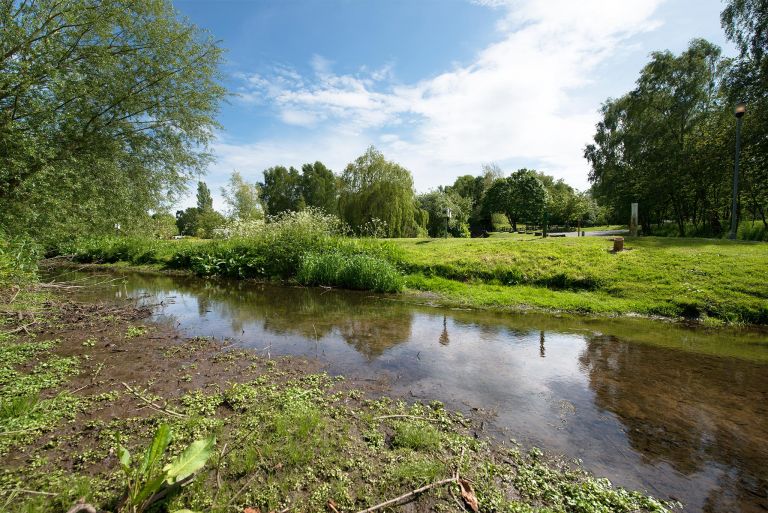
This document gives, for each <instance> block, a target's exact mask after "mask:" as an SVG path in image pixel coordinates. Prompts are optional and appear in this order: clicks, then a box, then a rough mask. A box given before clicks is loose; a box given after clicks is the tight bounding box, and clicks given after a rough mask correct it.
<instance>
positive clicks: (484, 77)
mask: <svg viewBox="0 0 768 513" xmlns="http://www.w3.org/2000/svg"><path fill="white" fill-rule="evenodd" d="M661 1H662V0H634V1H629V0H623V1H619V2H607V1H604V0H585V1H581V2H574V1H573V0H548V1H541V0H507V1H504V0H480V1H478V2H477V3H480V4H483V5H487V6H489V7H491V8H497V9H498V10H499V13H500V15H501V19H500V21H499V22H498V24H497V29H498V33H499V40H498V41H497V42H496V43H494V44H491V45H490V46H488V47H487V48H485V49H483V50H482V51H480V52H479V53H478V55H477V56H476V58H475V59H474V61H473V62H471V63H469V64H467V65H464V66H457V67H455V68H454V69H451V70H449V71H446V72H445V73H442V74H440V75H437V76H434V77H430V78H427V79H424V80H422V81H420V82H418V83H414V84H406V85H393V73H394V71H393V66H392V65H391V63H390V64H388V65H386V66H384V67H382V68H380V69H374V70H369V69H366V68H363V69H361V70H360V71H359V72H358V73H356V74H341V75H339V74H335V73H334V72H333V62H331V61H329V60H328V59H326V58H324V57H322V56H319V55H316V56H315V57H314V58H313V59H312V62H311V65H312V69H313V71H314V74H313V75H312V76H302V75H300V74H298V73H297V72H296V71H295V70H294V69H292V68H290V67H288V66H280V67H279V68H276V69H275V70H274V72H273V73H272V74H271V75H270V76H268V77H267V76H262V75H255V74H251V75H242V76H241V79H242V82H243V90H242V92H241V93H242V96H241V98H242V99H243V101H246V102H261V103H266V104H268V105H270V106H272V107H273V108H274V109H275V110H276V115H277V116H278V118H279V119H281V120H282V121H283V122H284V123H286V124H290V125H299V126H304V127H318V126H322V130H318V131H311V132H307V135H306V137H305V138H302V139H296V138H295V137H296V136H295V135H293V136H292V137H293V138H292V139H291V140H269V141H259V142H256V143H253V144H248V145H245V146H231V145H226V144H222V145H219V147H217V148H216V150H217V154H218V155H219V156H220V159H221V160H220V163H219V165H218V166H217V168H221V167H222V166H223V165H225V163H226V165H234V164H235V163H241V164H243V165H246V164H247V165H248V166H249V167H252V168H253V167H254V166H255V168H256V169H263V167H259V166H261V165H262V164H260V163H261V162H262V161H263V162H264V164H267V165H274V164H275V163H277V162H286V163H288V162H289V161H290V159H294V158H295V159H298V160H296V162H300V161H301V162H303V161H308V160H315V159H320V160H323V161H325V162H328V163H334V162H337V164H335V167H334V168H335V169H337V170H339V169H341V167H343V163H344V162H347V161H350V160H352V159H353V158H354V157H355V156H356V155H357V154H358V153H359V152H360V151H362V149H364V148H365V146H367V144H369V143H376V144H377V145H378V146H379V147H380V148H381V149H382V150H383V151H384V153H385V154H386V155H387V156H388V157H389V158H392V159H394V160H397V161H399V162H401V163H402V164H404V165H405V166H406V167H408V168H409V169H411V171H412V172H413V173H414V178H415V181H416V186H417V188H418V189H420V190H425V189H428V188H431V187H434V186H436V185H439V184H444V183H448V182H450V181H452V180H453V178H454V177H455V176H457V175H459V174H463V173H476V172H478V170H479V168H480V164H481V163H482V162H489V161H496V162H499V163H501V164H502V166H503V167H504V166H506V168H507V169H508V170H509V171H511V170H513V169H514V168H515V167H522V166H523V165H535V166H537V168H538V169H540V170H542V171H545V172H548V173H550V174H554V175H555V176H557V177H562V178H565V179H566V180H567V181H569V182H570V183H572V184H573V185H576V186H577V187H581V188H583V187H585V186H586V185H587V183H586V175H587V164H586V162H585V161H584V159H583V157H582V151H583V147H584V145H585V144H586V143H587V142H588V141H589V140H590V138H591V135H592V133H593V131H594V125H595V123H596V122H597V117H598V115H597V108H598V106H599V102H600V101H601V100H602V98H598V99H595V100H594V102H593V101H584V100H583V98H584V97H585V91H586V92H587V93H588V91H589V88H590V86H591V85H592V84H594V83H595V82H596V81H599V79H600V77H596V76H594V71H595V69H596V67H597V66H598V65H599V64H600V63H602V62H605V60H606V59H608V58H609V57H610V56H611V55H613V54H614V53H615V52H618V51H621V50H622V49H623V48H624V46H626V45H630V44H631V42H630V41H628V39H629V38H630V37H631V36H633V35H635V34H637V33H639V32H642V31H647V30H651V29H653V28H654V27H655V26H656V23H655V22H654V21H653V20H652V18H651V17H652V15H653V13H654V11H655V9H656V8H657V7H658V5H659V4H660V2H661ZM586 96H587V97H589V95H588V94H587V95H586ZM398 127H407V129H404V130H399V129H398ZM318 134H332V136H330V137H329V136H328V135H318ZM334 137H336V138H341V139H343V140H344V143H343V144H337V143H335V142H334V140H333V138H334ZM337 152H347V153H337ZM350 152H351V153H350ZM265 156H269V157H268V158H265ZM281 159H283V160H281ZM246 161H247V162H246ZM332 166H334V164H332ZM242 167H243V166H242V165H241V166H238V169H241V168H242ZM264 167H267V166H264Z"/></svg>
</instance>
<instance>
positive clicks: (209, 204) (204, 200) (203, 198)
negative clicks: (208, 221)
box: [197, 181, 213, 212]
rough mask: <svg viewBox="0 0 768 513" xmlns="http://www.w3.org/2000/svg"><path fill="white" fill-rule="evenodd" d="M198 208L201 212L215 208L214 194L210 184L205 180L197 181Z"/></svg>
mask: <svg viewBox="0 0 768 513" xmlns="http://www.w3.org/2000/svg"><path fill="white" fill-rule="evenodd" d="M197 209H198V210H199V211H200V212H207V211H210V210H213V196H211V190H210V189H209V188H208V185H207V184H206V183H205V182H203V181H200V182H197Z"/></svg>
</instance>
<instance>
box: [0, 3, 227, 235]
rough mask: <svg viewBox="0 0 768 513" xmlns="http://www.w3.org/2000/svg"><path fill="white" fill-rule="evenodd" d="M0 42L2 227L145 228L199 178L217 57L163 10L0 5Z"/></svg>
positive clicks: (216, 93)
mask: <svg viewBox="0 0 768 513" xmlns="http://www.w3.org/2000/svg"><path fill="white" fill-rule="evenodd" d="M0 40H1V41H2V50H1V51H0V67H1V69H2V72H0V219H2V222H3V224H5V225H6V227H7V228H8V229H9V230H11V231H29V232H36V233H38V234H39V233H40V232H50V231H51V230H52V229H61V230H62V232H69V233H70V234H73V235H74V234H78V233H93V232H94V231H96V232H98V231H106V229H109V228H111V225H112V224H113V223H114V222H115V221H117V222H121V224H128V223H133V222H134V221H136V222H139V221H141V222H144V220H145V219H146V218H147V216H148V214H147V210H148V209H150V208H155V207H157V206H159V205H160V204H161V203H163V200H164V199H165V198H167V197H168V193H170V194H171V195H175V194H177V193H180V192H181V191H182V190H183V188H184V187H185V185H186V183H187V180H188V178H189V177H190V176H193V175H195V174H197V173H199V172H201V171H202V170H203V169H204V166H205V164H206V163H207V161H208V155H207V153H206V148H207V147H208V142H209V141H210V138H211V137H212V134H213V131H212V129H213V128H214V127H215V126H216V122H215V120H214V116H215V114H216V111H217V109H218V104H219V102H220V100H221V99H222V98H223V96H224V94H225V90H224V88H223V87H222V86H221V85H220V84H219V83H218V66H219V63H220V61H221V50H220V49H219V48H218V47H217V44H216V42H215V41H213V40H212V39H211V38H210V37H209V36H208V35H206V34H205V33H204V32H202V31H201V30H199V29H198V28H197V27H195V26H194V25H191V24H190V23H189V22H188V21H187V20H185V19H182V18H181V17H180V16H178V14H177V12H176V11H175V10H174V9H173V7H172V5H171V3H170V2H169V1H166V0H153V1H146V2H124V1H121V0H65V1H60V0H38V1H35V2H13V1H5V2H2V3H0ZM29 205H34V208H30V207H29ZM108 227H109V228H108Z"/></svg>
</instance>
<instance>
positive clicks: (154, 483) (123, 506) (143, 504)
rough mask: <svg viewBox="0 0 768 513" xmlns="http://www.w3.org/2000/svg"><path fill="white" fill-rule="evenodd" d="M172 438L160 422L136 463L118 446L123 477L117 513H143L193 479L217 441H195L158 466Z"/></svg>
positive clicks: (208, 439)
mask: <svg viewBox="0 0 768 513" xmlns="http://www.w3.org/2000/svg"><path fill="white" fill-rule="evenodd" d="M171 438H172V433H171V429H170V428H169V427H168V425H167V424H161V425H160V427H159V428H157V431H156V432H155V436H154V438H153V439H152V443H151V444H150V446H149V447H148V448H147V450H146V451H145V452H144V457H143V458H142V460H141V462H136V463H138V465H133V461H132V458H131V453H130V452H128V449H126V448H125V447H123V446H122V445H121V446H119V448H118V456H119V459H120V466H121V467H122V469H123V472H124V474H125V477H126V491H125V496H124V498H123V500H122V501H121V503H120V506H119V508H118V511H119V512H120V513H142V512H143V511H146V510H147V509H148V508H149V507H150V506H152V505H153V504H155V503H157V502H159V501H160V500H163V499H165V498H167V497H168V496H170V495H172V494H173V493H175V492H177V491H178V490H179V489H181V487H182V486H183V485H185V484H186V483H188V482H190V481H192V479H194V477H195V474H196V472H197V471H198V470H200V469H201V468H203V466H205V463H206V462H207V461H208V458H210V456H211V451H212V450H213V446H214V445H215V443H216V439H215V438H214V437H209V438H207V439H204V440H197V441H195V442H193V443H192V444H190V445H189V447H187V448H186V449H185V450H184V451H183V452H182V453H181V454H180V455H179V456H177V457H176V458H175V459H173V460H172V461H171V462H170V463H168V464H167V465H165V466H163V467H161V466H160V465H161V464H162V460H163V455H164V454H165V451H166V449H167V448H168V444H170V442H171ZM182 511H186V510H182ZM177 513H181V511H179V512H177Z"/></svg>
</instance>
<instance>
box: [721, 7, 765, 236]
mask: <svg viewBox="0 0 768 513" xmlns="http://www.w3.org/2000/svg"><path fill="white" fill-rule="evenodd" d="M721 22H722V25H723V28H724V29H725V33H726V36H727V37H728V39H730V40H731V41H733V42H734V43H736V45H737V46H738V48H739V50H740V55H739V58H738V60H737V62H736V63H735V64H734V65H733V66H732V67H731V69H730V71H729V73H728V74H727V76H726V96H727V98H728V100H729V103H730V104H731V105H733V104H735V103H736V102H742V101H743V102H746V103H747V114H746V115H745V116H744V118H743V130H742V153H741V159H740V164H741V172H742V188H741V191H742V192H743V195H742V196H743V197H744V201H743V202H744V203H745V206H746V207H747V209H748V210H749V212H750V213H751V215H752V219H761V220H762V222H763V227H764V228H765V229H768V220H767V219H766V213H767V212H768V2H766V1H765V0H729V1H728V3H727V5H726V7H725V9H724V10H723V12H722V14H721Z"/></svg>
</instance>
